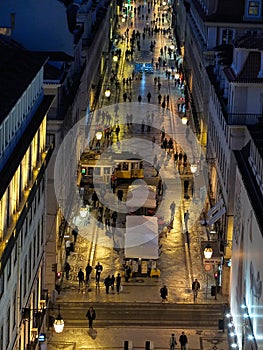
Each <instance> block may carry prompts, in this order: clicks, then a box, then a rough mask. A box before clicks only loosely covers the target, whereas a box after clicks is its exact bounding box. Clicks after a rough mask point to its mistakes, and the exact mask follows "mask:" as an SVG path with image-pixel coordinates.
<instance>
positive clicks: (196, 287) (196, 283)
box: [192, 278, 200, 302]
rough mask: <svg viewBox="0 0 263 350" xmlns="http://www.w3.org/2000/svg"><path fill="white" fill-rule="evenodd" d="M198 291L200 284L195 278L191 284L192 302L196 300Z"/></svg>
mask: <svg viewBox="0 0 263 350" xmlns="http://www.w3.org/2000/svg"><path fill="white" fill-rule="evenodd" d="M199 290H200V283H199V281H198V279H197V278H196V279H195V280H194V282H193V283H192V291H193V296H194V302H196V300H197V296H198V292H199Z"/></svg>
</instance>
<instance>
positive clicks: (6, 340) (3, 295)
mask: <svg viewBox="0 0 263 350" xmlns="http://www.w3.org/2000/svg"><path fill="white" fill-rule="evenodd" d="M0 51H1V58H0V75H1V80H0V89H1V96H2V98H1V101H0V178H1V181H0V261H1V263H0V308H1V315H0V348H1V349H3V350H9V349H15V348H19V349H27V346H28V344H29V345H30V344H31V343H34V341H35V336H36V334H35V331H33V330H35V329H38V328H39V326H40V320H41V315H42V314H41V312H40V313H39V310H41V309H42V307H43V299H45V290H44V289H45V287H44V286H45V274H44V252H45V214H46V167H47V165H48V162H49V159H50V157H51V154H52V149H53V145H52V144H50V146H49V147H47V145H46V125H47V114H48V111H49V108H50V106H51V104H52V101H53V97H52V96H44V89H43V70H44V65H45V63H46V60H47V57H46V56H45V55H43V56H42V58H40V57H39V56H35V55H34V54H33V53H32V52H28V51H25V50H21V49H14V48H8V47H1V48H0ZM25 309H29V310H30V314H29V315H27V317H26V318H25V314H24V310H25ZM36 314H38V315H39V317H36Z"/></svg>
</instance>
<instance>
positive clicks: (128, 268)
mask: <svg viewBox="0 0 263 350" xmlns="http://www.w3.org/2000/svg"><path fill="white" fill-rule="evenodd" d="M124 276H125V282H129V279H130V276H131V268H130V266H129V265H126V266H125V271H124Z"/></svg>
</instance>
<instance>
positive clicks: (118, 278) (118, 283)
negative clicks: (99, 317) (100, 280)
mask: <svg viewBox="0 0 263 350" xmlns="http://www.w3.org/2000/svg"><path fill="white" fill-rule="evenodd" d="M120 288H121V274H120V273H118V275H117V277H116V291H117V293H120Z"/></svg>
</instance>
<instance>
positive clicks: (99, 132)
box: [96, 131, 102, 141]
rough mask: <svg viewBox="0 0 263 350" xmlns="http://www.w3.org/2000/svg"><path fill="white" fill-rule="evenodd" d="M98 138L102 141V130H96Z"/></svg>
mask: <svg viewBox="0 0 263 350" xmlns="http://www.w3.org/2000/svg"><path fill="white" fill-rule="evenodd" d="M96 139H97V140H98V141H100V140H101V139H102V132H101V131H97V132H96Z"/></svg>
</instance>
